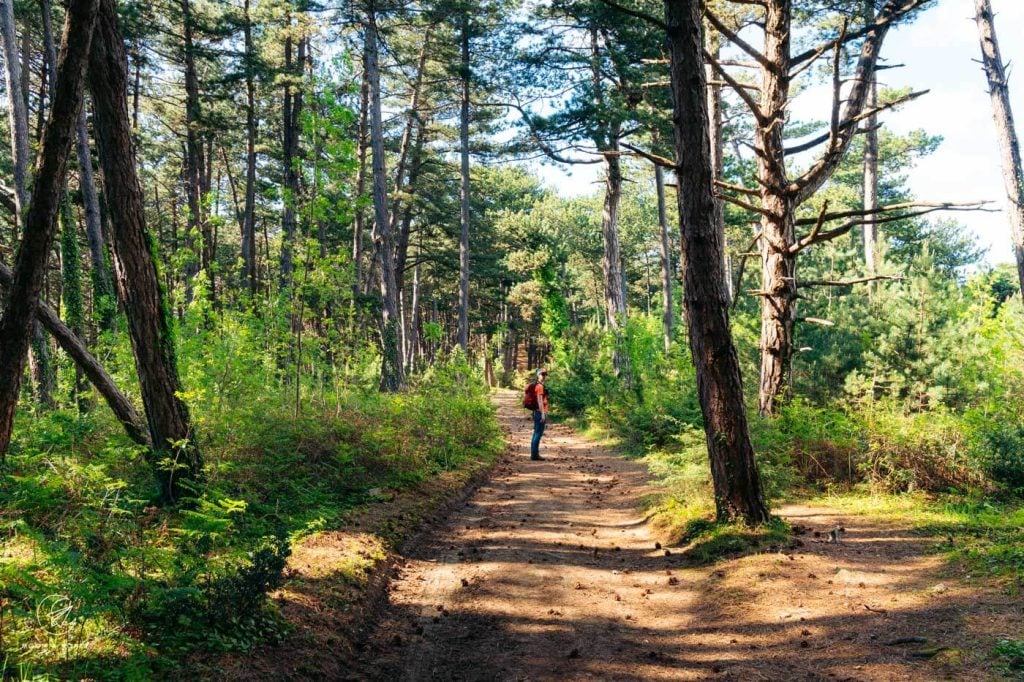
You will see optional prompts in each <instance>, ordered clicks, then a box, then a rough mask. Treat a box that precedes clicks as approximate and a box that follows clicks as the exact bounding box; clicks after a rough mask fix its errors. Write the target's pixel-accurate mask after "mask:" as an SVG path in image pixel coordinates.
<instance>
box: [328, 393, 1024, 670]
mask: <svg viewBox="0 0 1024 682" xmlns="http://www.w3.org/2000/svg"><path fill="white" fill-rule="evenodd" d="M517 398H518V396H516V395H514V394H505V395H502V396H501V398H500V399H499V406H500V409H499V414H500V415H501V417H502V419H503V422H504V425H505V428H506V432H507V434H508V437H509V441H510V444H511V452H510V455H509V458H508V459H507V460H506V461H505V462H503V463H502V464H501V465H499V466H498V467H497V468H496V469H495V471H494V474H493V475H492V477H491V479H490V481H489V482H488V483H487V484H485V485H484V486H482V487H481V488H480V489H479V490H478V491H477V493H476V495H475V496H474V497H473V498H472V499H471V500H470V501H469V502H467V503H466V505H465V506H464V507H462V508H460V509H458V510H456V511H455V512H454V513H453V514H452V515H451V516H450V517H449V518H448V519H447V521H445V522H443V523H441V524H438V525H436V526H435V527H434V528H433V529H432V530H431V532H430V533H429V534H427V535H425V536H424V537H422V538H421V540H420V541H419V542H418V543H417V544H415V545H414V546H412V547H410V548H408V550H407V552H406V553H405V559H406V562H405V565H404V566H403V568H402V572H401V574H400V575H399V576H398V578H397V579H396V580H395V581H394V582H393V584H392V588H391V591H390V594H389V599H390V602H389V604H388V605H387V606H386V607H385V608H384V612H383V613H382V614H381V620H380V624H379V626H378V627H377V629H376V631H375V632H374V633H373V635H372V636H371V637H370V638H369V639H368V640H367V641H366V643H365V646H364V649H363V651H362V653H361V654H360V655H359V656H358V660H356V661H354V662H353V664H352V668H351V673H350V676H349V678H348V679H371V680H389V681H390V680H432V679H437V680H526V679H529V680H574V679H601V680H662V679H665V680H677V679H754V680H757V679H765V680H784V679H822V680H825V679H829V680H832V679H857V680H861V679H886V680H888V679H934V678H935V677H936V676H942V675H947V676H948V675H952V676H955V677H957V678H958V679H972V678H975V677H977V678H979V679H987V678H990V677H991V674H990V671H986V670H984V669H977V670H966V669H964V668H962V667H958V666H959V665H960V664H959V663H958V661H961V660H962V658H963V657H962V655H961V654H962V652H960V651H959V649H961V648H966V647H967V646H970V641H971V637H974V635H973V630H974V629H976V628H977V627H978V623H977V622H976V621H975V620H972V619H971V618H970V614H971V613H972V609H973V610H977V608H978V606H979V604H978V595H977V594H976V593H972V592H970V591H968V590H966V589H950V590H949V591H948V592H946V591H945V590H943V591H942V592H941V593H938V592H934V591H933V588H935V583H936V580H937V577H936V576H937V575H939V571H940V570H941V569H942V562H941V561H939V560H938V559H937V558H936V557H935V556H933V555H931V554H929V552H928V545H927V543H925V542H924V541H922V539H921V538H920V537H913V536H909V534H906V533H902V532H898V531H896V530H894V529H893V528H891V527H887V526H885V525H882V524H876V523H872V522H869V521H866V520H864V519H854V518H853V517H847V516H842V515H838V516H836V515H834V514H832V511H831V510H823V512H822V513H818V512H817V511H807V512H801V511H796V512H795V513H794V514H793V518H794V519H796V518H798V517H797V515H798V514H803V516H801V517H799V518H800V523H802V524H809V526H808V530H807V531H806V532H805V533H804V534H803V535H801V536H800V537H799V540H800V543H798V546H796V547H793V548H790V549H786V550H783V551H775V552H766V553H761V554H748V555H746V556H740V557H733V558H731V559H729V560H727V561H723V562H720V563H716V564H712V565H709V566H695V564H696V563H699V561H698V558H699V556H700V548H699V547H698V546H689V547H679V548H669V552H668V553H666V551H665V550H664V549H655V540H654V537H653V535H652V533H651V529H650V528H649V526H648V525H647V524H646V523H645V521H646V519H643V518H641V514H640V513H639V512H638V511H637V508H636V502H637V500H638V499H640V497H641V496H642V494H643V493H645V492H647V491H649V487H648V483H647V480H646V473H645V471H644V469H643V467H642V465H641V464H639V463H636V462H628V461H625V460H622V459H621V458H617V457H615V456H614V455H613V454H611V453H609V452H608V451H606V450H604V449H602V448H599V447H597V446H594V445H592V444H589V443H587V442H585V441H583V440H581V439H580V438H578V437H576V436H575V435H574V434H572V433H571V431H569V430H568V429H566V428H564V427H560V426H558V425H554V426H553V428H552V429H551V430H550V431H549V434H548V436H546V439H545V443H546V453H545V454H546V456H547V457H548V461H545V462H540V463H536V462H529V461H527V460H526V454H525V453H526V450H525V444H526V440H527V438H528V436H529V431H530V428H529V424H528V422H527V417H528V415H525V416H524V413H523V411H522V410H521V409H519V410H517V409H516V408H515V400H516V399H517ZM836 523H839V524H842V525H845V526H846V527H847V530H848V532H847V533H846V534H845V535H844V539H843V542H842V544H838V545H835V544H826V543H825V542H824V541H823V540H822V539H821V538H818V539H815V538H814V537H813V531H814V530H818V531H819V532H820V533H821V532H827V530H828V528H829V527H834V525H835V524H836ZM992 608H994V609H996V608H999V609H1003V610H1004V611H1005V610H1007V608H1010V610H1014V609H1015V612H1016V613H1017V615H1018V617H1019V615H1020V605H1017V606H1015V607H1008V606H1007V604H1006V601H1005V600H1003V602H999V600H998V599H994V600H993V602H992ZM982 629H983V628H982ZM901 637H902V638H907V637H910V638H916V639H914V640H913V642H911V643H910V644H892V645H890V644H888V643H889V642H892V640H895V639H899V638H901ZM943 647H948V648H943Z"/></svg>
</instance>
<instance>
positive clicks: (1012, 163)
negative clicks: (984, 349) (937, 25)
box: [975, 0, 1024, 291]
mask: <svg viewBox="0 0 1024 682" xmlns="http://www.w3.org/2000/svg"><path fill="white" fill-rule="evenodd" d="M975 12H976V14H975V20H976V22H977V24H978V35H979V37H980V40H981V56H982V66H983V68H984V70H985V77H986V78H987V79H988V88H989V95H990V97H991V99H992V116H993V119H994V120H995V124H996V135H997V137H998V138H999V152H1000V155H1001V157H1002V165H1003V185H1004V186H1005V188H1006V198H1007V201H1008V202H1009V210H1008V214H1009V218H1010V234H1011V235H1012V238H1013V255H1014V257H1015V258H1016V260H1017V278H1018V280H1019V283H1020V286H1021V290H1022V291H1024V167H1022V165H1021V156H1020V142H1019V140H1018V139H1017V129H1016V127H1015V124H1014V121H1013V109H1012V108H1011V107H1010V87H1009V83H1008V80H1007V76H1006V68H1005V65H1004V64H1003V57H1002V55H1001V54H1000V52H999V43H998V41H997V40H996V28H995V23H994V21H993V14H992V3H991V2H990V1H989V0H975Z"/></svg>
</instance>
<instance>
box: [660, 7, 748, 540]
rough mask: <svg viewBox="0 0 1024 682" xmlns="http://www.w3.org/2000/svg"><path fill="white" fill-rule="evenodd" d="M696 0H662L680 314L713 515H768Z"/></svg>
mask: <svg viewBox="0 0 1024 682" xmlns="http://www.w3.org/2000/svg"><path fill="white" fill-rule="evenodd" d="M702 6H703V2H701V1H700V0H666V1H665V21H666V24H667V28H668V39H669V50H670V53H671V69H672V70H671V74H672V76H671V79H672V98H673V105H674V106H673V108H674V116H673V123H674V128H675V133H676V158H677V159H679V162H678V167H677V170H676V174H677V176H678V178H679V187H680V188H683V187H685V188H686V191H678V192H677V196H678V203H679V219H680V235H681V239H682V266H683V278H684V283H685V285H684V288H683V291H684V299H685V302H686V305H685V309H686V320H687V326H688V329H689V335H690V351H691V353H692V355H693V363H694V366H695V367H696V370H697V391H698V395H699V398H700V405H701V412H702V414H703V415H704V433H705V436H706V438H707V444H708V455H709V457H710V459H711V474H712V480H713V482H714V488H715V507H716V509H717V512H718V518H719V519H720V520H731V519H734V518H743V519H745V520H746V521H747V523H750V524H757V523H763V522H765V521H767V520H768V508H767V507H766V506H765V503H764V496H763V494H762V492H761V482H760V479H759V477H758V473H757V465H756V463H755V461H754V449H753V446H752V445H751V443H750V434H749V432H748V428H747V412H746V406H745V405H744V404H743V385H742V379H741V377H740V366H739V360H738V358H737V356H736V348H735V347H734V346H733V343H732V338H731V336H730V331H729V299H728V296H727V295H726V292H725V277H724V274H725V273H724V267H723V265H722V249H723V243H722V236H721V233H720V232H719V230H718V226H717V224H716V220H715V214H716V211H717V209H716V207H715V197H714V190H713V188H714V184H713V183H714V171H713V168H712V159H711V146H710V143H709V140H708V110H707V99H706V94H705V93H706V91H705V83H704V80H705V75H704V62H703V58H702V50H701V46H702V45H703V43H702V41H701V16H702V12H701V10H702Z"/></svg>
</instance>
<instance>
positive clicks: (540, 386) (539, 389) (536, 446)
mask: <svg viewBox="0 0 1024 682" xmlns="http://www.w3.org/2000/svg"><path fill="white" fill-rule="evenodd" d="M547 378H548V371H547V370H546V369H544V368H543V367H541V368H540V369H538V370H537V385H536V387H534V389H533V391H534V395H536V396H537V409H536V410H534V411H533V440H532V441H530V459H532V460H534V461H538V460H543V459H544V458H543V457H541V456H540V439H541V437H543V435H544V427H545V425H546V424H547V421H548V392H547V391H546V390H545V389H544V380H545V379H547Z"/></svg>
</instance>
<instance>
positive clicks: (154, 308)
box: [89, 0, 203, 503]
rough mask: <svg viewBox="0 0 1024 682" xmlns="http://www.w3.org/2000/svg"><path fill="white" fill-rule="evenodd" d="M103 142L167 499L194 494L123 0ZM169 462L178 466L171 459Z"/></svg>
mask: <svg viewBox="0 0 1024 682" xmlns="http://www.w3.org/2000/svg"><path fill="white" fill-rule="evenodd" d="M89 86H90V90H91V91H92V100H93V106H94V107H95V112H96V117H95V129H96V142H97V147H98V149H99V157H100V167H101V168H102V169H103V179H104V181H105V182H104V187H105V188H106V191H105V195H106V200H107V206H108V209H109V211H110V214H111V221H110V222H111V227H112V229H111V234H112V238H113V241H112V246H113V252H114V269H115V272H116V273H117V290H118V294H119V295H120V297H121V300H122V302H123V304H124V308H125V313H126V315H127V317H128V330H129V333H130V335H131V341H132V351H133V353H134V355H135V369H136V371H137V372H138V375H139V388H140V389H141V392H142V400H143V403H144V404H145V407H146V418H147V421H148V424H149V431H150V436H151V441H152V443H153V449H152V451H151V453H150V462H151V463H152V465H153V467H154V469H155V473H156V476H157V482H158V484H159V486H160V494H161V497H162V498H163V499H164V501H166V502H172V503H173V502H177V501H180V500H181V499H182V498H183V497H186V496H190V495H193V494H194V486H195V483H196V482H197V481H198V480H199V479H200V478H201V476H202V466H203V460H202V456H201V455H200V452H199V448H198V447H197V446H196V440H195V433H194V432H193V430H192V422H191V419H190V418H189V413H188V407H187V406H186V405H185V403H184V401H182V399H181V398H180V397H179V396H180V394H181V382H180V380H179V378H178V366H177V362H176V358H175V352H174V338H173V336H172V333H171V320H170V314H169V311H168V309H167V302H166V300H165V299H164V295H163V292H162V290H161V288H160V281H159V279H158V274H157V267H156V254H155V253H153V244H152V242H151V241H150V239H149V236H148V234H147V231H146V222H145V214H144V212H143V199H142V188H141V186H140V184H139V178H138V174H137V172H136V169H135V163H136V161H135V147H134V142H133V140H132V129H131V121H130V119H129V117H128V102H127V93H128V72H127V59H126V57H125V48H124V39H123V38H122V36H121V30H120V27H119V26H118V21H117V5H116V0H100V12H99V18H98V20H97V22H96V40H95V41H93V45H92V54H91V57H90V60H89ZM168 462H169V463H170V466H168Z"/></svg>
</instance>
